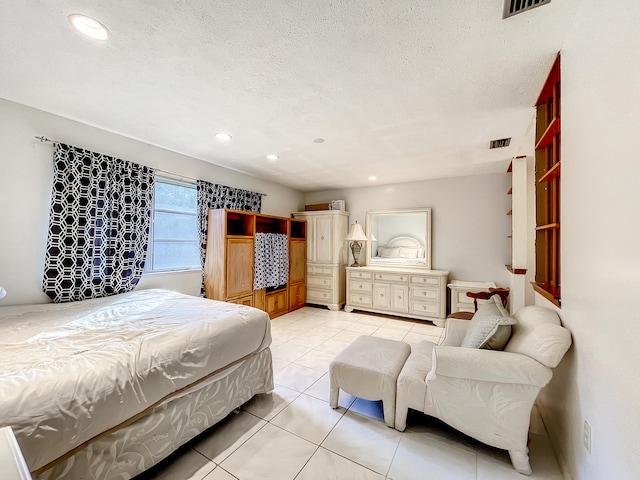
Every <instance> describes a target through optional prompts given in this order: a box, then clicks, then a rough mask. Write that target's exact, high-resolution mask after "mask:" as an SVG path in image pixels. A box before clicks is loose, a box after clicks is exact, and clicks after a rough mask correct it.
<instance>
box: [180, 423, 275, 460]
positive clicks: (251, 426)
mask: <svg viewBox="0 0 640 480" xmlns="http://www.w3.org/2000/svg"><path fill="white" fill-rule="evenodd" d="M266 424H267V422H266V421H264V420H262V419H260V418H258V417H256V416H254V415H251V414H250V413H247V412H245V411H240V412H238V413H237V414H231V415H230V416H229V417H227V418H226V419H225V420H224V421H222V422H220V423H219V424H218V425H215V426H214V427H213V428H211V429H209V430H207V431H206V432H205V433H204V434H202V435H201V436H199V437H198V438H197V439H196V441H195V442H194V443H193V444H192V445H191V447H192V448H193V449H194V450H196V451H197V452H199V453H201V454H202V455H204V456H205V457H207V458H208V459H210V460H211V461H213V462H215V463H216V464H219V463H221V462H222V461H223V460H224V459H225V458H227V457H228V456H229V455H231V454H232V453H233V452H234V451H235V450H236V449H237V448H238V447H240V445H242V444H243V443H244V442H246V441H247V440H248V439H249V438H250V437H251V436H252V435H253V434H254V433H256V432H257V431H258V430H260V429H261V428H262V427H264V426H265V425H266Z"/></svg>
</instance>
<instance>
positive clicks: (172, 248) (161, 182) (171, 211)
mask: <svg viewBox="0 0 640 480" xmlns="http://www.w3.org/2000/svg"><path fill="white" fill-rule="evenodd" d="M197 207H198V195H197V191H196V186H195V184H190V183H185V182H178V181H175V180H169V179H166V178H157V177H156V181H155V195H154V206H153V213H152V218H153V222H152V227H151V236H150V238H151V240H150V242H149V251H148V252H147V266H146V270H147V271H150V272H158V271H170V270H190V269H199V268H201V266H200V240H199V238H198V208H197Z"/></svg>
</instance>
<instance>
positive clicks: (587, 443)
mask: <svg viewBox="0 0 640 480" xmlns="http://www.w3.org/2000/svg"><path fill="white" fill-rule="evenodd" d="M582 442H583V443H584V448H586V449H587V452H589V455H591V425H589V422H587V421H586V420H585V421H584V430H583V432H582Z"/></svg>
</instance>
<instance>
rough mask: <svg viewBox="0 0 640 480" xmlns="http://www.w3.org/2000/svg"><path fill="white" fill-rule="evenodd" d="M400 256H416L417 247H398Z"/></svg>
mask: <svg viewBox="0 0 640 480" xmlns="http://www.w3.org/2000/svg"><path fill="white" fill-rule="evenodd" d="M399 256H400V258H417V257H418V249H417V248H415V247H400V255H399Z"/></svg>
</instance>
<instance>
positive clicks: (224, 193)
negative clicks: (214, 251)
mask: <svg viewBox="0 0 640 480" xmlns="http://www.w3.org/2000/svg"><path fill="white" fill-rule="evenodd" d="M197 189H198V226H199V229H200V265H201V266H202V268H203V269H204V260H205V255H206V251H207V216H208V214H209V210H211V209H216V208H229V209H232V210H242V211H245V212H254V213H260V211H261V210H262V194H260V193H257V192H251V191H249V190H242V189H240V188H233V187H226V186H224V185H218V184H213V183H209V182H205V181H204V180H198V181H197ZM200 295H201V296H202V297H204V277H203V279H202V287H201V289H200Z"/></svg>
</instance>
